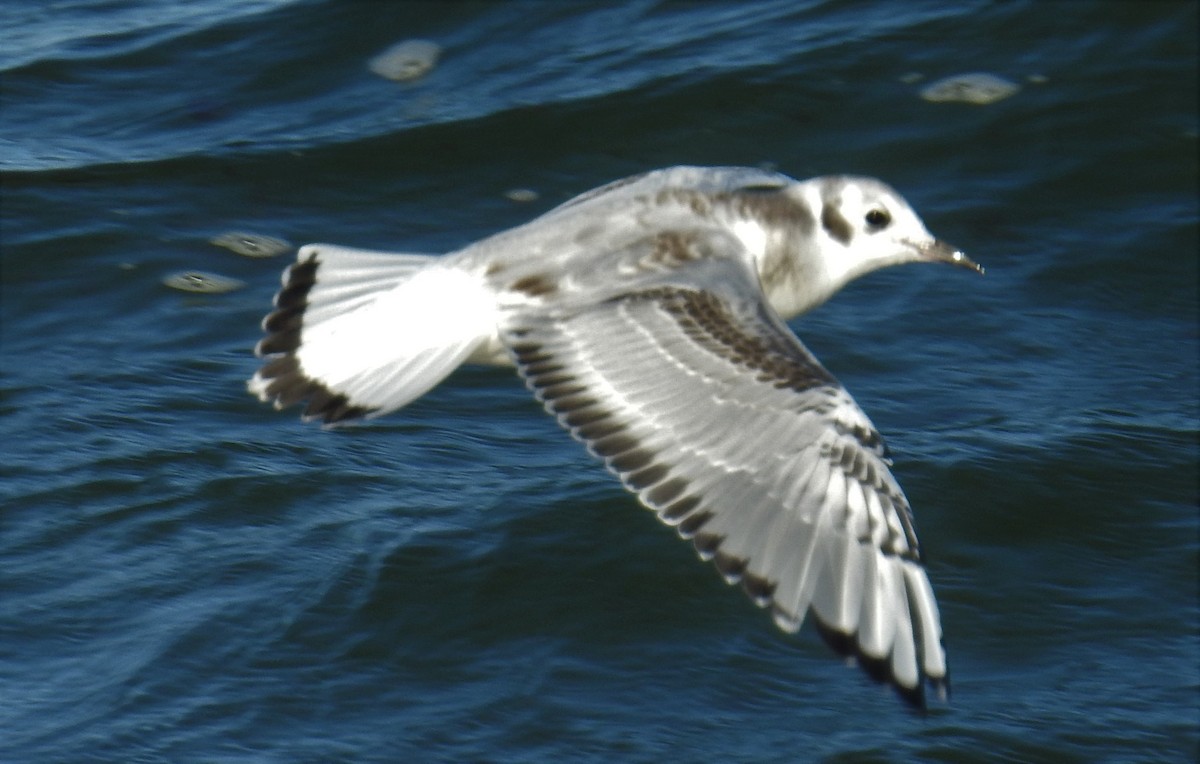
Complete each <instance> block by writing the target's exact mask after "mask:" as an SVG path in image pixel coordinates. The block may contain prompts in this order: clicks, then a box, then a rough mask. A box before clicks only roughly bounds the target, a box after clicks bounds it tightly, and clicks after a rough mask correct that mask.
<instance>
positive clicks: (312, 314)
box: [247, 244, 496, 423]
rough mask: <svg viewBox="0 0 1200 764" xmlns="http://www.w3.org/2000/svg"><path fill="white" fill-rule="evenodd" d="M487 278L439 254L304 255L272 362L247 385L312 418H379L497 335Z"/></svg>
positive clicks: (264, 346)
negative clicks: (303, 406)
mask: <svg viewBox="0 0 1200 764" xmlns="http://www.w3.org/2000/svg"><path fill="white" fill-rule="evenodd" d="M495 326H496V306H495V297H494V296H493V295H492V294H491V292H490V291H488V290H487V289H486V287H485V285H484V284H483V282H482V280H481V279H479V278H477V277H476V276H475V275H473V274H471V273H469V272H467V271H464V270H461V269H459V268H456V267H454V266H453V265H452V264H450V263H448V262H446V261H444V260H442V259H441V258H438V257H434V256H431V255H403V254H391V253H385V252H373V251H368V250H359V249H350V248H346V247H335V246H330V245H324V244H316V245H309V246H306V247H303V248H302V249H301V250H300V252H299V254H298V256H297V261H296V263H294V264H293V265H292V266H291V267H289V268H288V269H287V271H285V273H284V277H283V288H282V289H281V290H280V292H279V294H278V295H276V297H275V310H274V311H273V312H271V313H270V314H269V315H268V316H267V317H266V318H265V319H264V320H263V330H264V331H265V332H266V333H267V336H266V337H264V338H263V339H262V340H261V341H260V342H259V343H258V346H257V347H256V348H255V352H256V353H257V354H258V355H259V356H260V357H265V358H266V359H267V362H266V363H265V364H264V365H263V367H262V368H261V369H259V370H258V372H256V373H255V374H254V376H253V377H252V378H251V379H250V381H249V382H248V384H247V387H248V388H249V390H250V392H251V393H253V394H254V395H256V396H258V398H259V399H260V400H262V401H273V402H274V403H275V406H276V407H277V408H284V407H286V406H290V405H292V404H294V403H298V402H300V401H302V400H305V399H307V400H308V406H307V408H306V409H305V411H304V416H305V418H306V419H312V418H320V419H323V420H324V421H325V422H330V423H331V422H338V421H342V420H345V419H351V418H355V417H360V416H377V415H380V414H384V413H387V412H388V411H393V410H395V409H398V408H400V407H401V406H403V405H405V404H406V403H409V402H410V401H412V400H414V399H416V398H418V397H419V396H421V395H422V394H424V393H425V392H427V391H428V390H429V389H431V388H432V387H433V386H435V385H436V384H437V383H438V382H440V381H441V380H442V379H444V378H445V377H446V376H447V375H448V374H449V373H450V372H452V371H453V370H454V369H455V368H457V367H458V366H459V365H460V364H461V363H462V362H463V361H464V360H466V359H467V358H468V357H469V356H470V355H471V354H472V353H473V352H474V351H475V350H476V349H477V348H479V347H480V346H481V345H483V344H484V343H485V342H486V341H487V340H488V339H489V338H490V337H491V336H492V335H494V333H495Z"/></svg>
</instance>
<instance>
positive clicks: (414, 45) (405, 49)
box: [367, 40, 442, 82]
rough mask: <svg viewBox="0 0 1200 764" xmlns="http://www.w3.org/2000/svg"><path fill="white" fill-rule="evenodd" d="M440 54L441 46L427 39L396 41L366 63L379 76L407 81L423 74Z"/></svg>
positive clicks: (432, 65)
mask: <svg viewBox="0 0 1200 764" xmlns="http://www.w3.org/2000/svg"><path fill="white" fill-rule="evenodd" d="M441 55H442V48H441V46H440V45H438V44H437V43H436V42H431V41H429V40H405V41H404V42H398V43H396V44H395V45H393V46H392V47H390V48H388V49H387V50H385V51H384V52H382V53H380V54H379V55H378V56H375V58H372V59H371V60H370V61H369V62H368V63H367V68H368V69H370V70H371V71H372V72H375V73H376V74H378V75H379V76H380V77H386V78H387V79H389V80H396V81H397V82H407V81H409V80H415V79H418V78H419V77H423V76H425V75H426V74H427V73H428V72H429V70H430V69H432V68H433V67H434V64H436V63H437V60H438V58H439V57H440V56H441Z"/></svg>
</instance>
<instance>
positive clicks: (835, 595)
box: [504, 232, 947, 705]
mask: <svg viewBox="0 0 1200 764" xmlns="http://www.w3.org/2000/svg"><path fill="white" fill-rule="evenodd" d="M698 235H700V234H698V233H697V232H692V233H690V234H689V236H691V237H693V239H694V237H696V236H698ZM730 242H731V240H730V238H729V237H728V236H721V237H717V238H716V239H714V240H712V241H711V242H709V244H710V245H711V247H710V249H711V248H713V247H716V248H720V247H725V248H728V247H730V246H732V244H731V243H730ZM730 255H731V256H730V257H727V258H718V259H713V258H711V257H709V258H704V259H703V260H702V261H689V260H688V259H687V258H676V260H677V262H674V263H671V264H670V265H672V266H673V267H671V268H670V273H669V274H666V275H664V274H663V273H662V272H659V273H656V274H655V275H654V277H653V278H652V279H650V280H649V282H648V283H647V284H644V285H643V286H641V287H636V286H633V287H630V288H628V289H627V291H625V292H623V293H619V294H611V293H610V294H606V295H603V296H602V297H600V298H599V299H597V300H596V301H593V302H590V303H589V302H587V301H586V300H583V299H580V298H579V296H578V295H577V296H576V298H575V299H573V300H570V301H569V302H568V303H560V304H558V305H555V304H554V303H552V302H551V303H548V304H545V305H542V306H540V307H529V308H527V309H526V310H523V311H515V312H513V313H512V314H511V315H510V316H509V318H508V320H507V324H506V326H507V328H506V331H505V333H504V337H505V340H506V342H507V343H508V346H509V349H510V351H511V353H512V355H513V359H514V361H515V362H516V364H517V366H518V368H519V370H520V373H521V375H522V376H523V377H524V379H525V380H526V383H527V385H528V386H529V387H530V388H531V389H532V390H533V391H534V393H535V394H536V395H537V397H538V398H539V399H540V400H541V401H542V402H543V403H544V405H545V407H546V409H547V410H548V411H549V412H551V413H552V414H554V415H555V416H556V417H557V419H558V421H559V422H560V423H561V424H562V425H563V426H564V427H565V428H567V429H568V430H569V431H570V432H571V434H572V435H574V436H575V437H576V438H577V439H579V440H581V441H582V442H584V443H585V444H586V445H587V447H588V449H589V450H590V451H591V452H592V453H593V454H594V455H596V456H597V457H599V458H601V459H603V460H604V462H605V464H606V465H607V466H608V468H609V469H610V470H611V471H612V472H614V473H615V474H617V475H618V476H619V477H620V479H621V481H622V482H623V483H624V484H625V486H626V487H627V488H629V490H631V491H633V492H635V493H636V494H637V496H638V498H639V499H640V500H641V502H642V503H643V504H644V505H645V506H647V507H649V508H650V509H652V510H654V511H655V512H656V513H657V514H658V516H659V517H660V518H661V519H662V520H663V521H664V522H666V523H668V524H670V525H673V526H674V527H675V528H676V529H677V531H678V532H679V534H680V535H681V536H683V537H684V538H689V539H691V540H692V542H693V544H694V545H695V547H696V549H697V550H698V552H699V553H700V555H701V557H702V558H704V559H708V560H711V561H712V562H713V563H715V565H716V567H717V568H718V570H719V571H720V572H721V573H722V575H724V577H725V578H726V579H727V580H728V581H730V582H740V583H741V585H742V587H743V588H744V589H745V591H746V592H747V593H748V594H749V595H750V596H751V597H752V598H753V599H754V601H755V602H757V603H758V604H759V605H762V606H767V605H769V606H770V607H771V610H772V612H773V615H774V618H775V621H776V623H777V624H778V625H779V626H780V627H781V628H783V629H785V630H788V631H795V630H797V629H798V628H799V627H800V625H801V623H802V622H803V620H804V617H805V614H806V612H807V611H808V610H810V609H811V610H812V611H813V613H814V615H815V618H816V621H817V625H818V628H819V630H820V631H821V633H822V635H823V636H824V637H825V638H826V641H828V642H829V643H830V644H831V645H832V646H833V647H834V648H835V649H837V650H839V651H840V652H842V653H843V654H852V655H855V656H857V657H858V658H859V659H860V661H861V662H862V664H863V665H864V667H865V668H866V669H867V670H868V672H870V673H871V674H872V675H873V676H875V677H876V678H878V679H885V680H888V681H890V682H891V683H892V684H893V685H894V686H896V688H897V689H898V690H899V692H900V693H901V694H902V695H903V696H905V697H906V698H907V699H908V700H909V701H910V702H912V703H914V704H916V705H923V703H924V684H925V681H926V680H927V681H929V682H930V683H931V684H933V686H934V687H936V688H937V689H938V690H939V691H940V692H944V688H945V686H946V676H947V672H946V661H945V654H944V651H943V648H942V634H941V624H940V620H939V616H938V610H937V603H936V601H935V600H934V597H933V593H932V589H931V588H930V585H929V581H928V579H927V577H926V574H925V571H924V568H923V567H922V564H921V555H920V550H919V547H918V545H917V539H916V535H915V533H914V530H913V523H912V515H911V511H910V509H909V505H908V502H907V500H906V499H905V497H904V494H903V491H902V490H901V489H900V486H899V485H898V484H897V482H896V480H895V479H894V478H893V476H892V474H891V472H890V470H889V468H888V461H887V459H886V457H885V455H884V448H883V443H882V439H881V438H880V436H879V434H878V432H876V430H875V429H874V427H873V426H872V425H871V423H870V421H869V420H868V419H867V417H866V415H865V414H863V412H862V411H861V410H860V409H859V408H858V406H857V405H856V404H855V403H854V401H853V400H852V399H851V397H850V395H849V394H848V393H847V392H846V391H845V389H844V388H843V387H842V386H841V385H840V384H839V383H838V382H837V381H836V380H835V379H834V378H833V376H832V375H830V374H829V372H827V371H826V370H825V369H824V368H823V367H822V366H821V365H820V363H819V362H818V361H817V360H816V359H815V358H814V357H813V356H812V355H811V354H810V353H809V352H808V350H807V349H806V348H805V347H804V345H803V344H801V342H800V341H799V340H798V339H797V338H796V336H795V335H794V334H793V333H792V332H791V331H790V330H789V329H788V328H787V327H786V325H785V324H784V323H783V322H782V321H781V320H780V319H779V318H778V317H777V316H776V315H775V313H774V312H773V311H772V310H771V309H770V308H769V307H768V306H767V305H766V303H765V301H764V298H763V295H762V292H761V290H760V288H759V286H758V280H757V276H756V275H755V274H754V273H753V271H752V268H753V266H752V265H750V264H749V260H748V258H746V257H744V256H742V255H741V253H730ZM658 270H660V271H661V270H662V269H658Z"/></svg>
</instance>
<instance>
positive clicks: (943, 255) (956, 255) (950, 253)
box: [916, 239, 983, 275]
mask: <svg viewBox="0 0 1200 764" xmlns="http://www.w3.org/2000/svg"><path fill="white" fill-rule="evenodd" d="M916 249H917V253H918V254H919V255H920V256H921V259H922V260H924V261H926V262H930V263H950V264H951V265H957V266H959V267H961V268H970V269H971V270H973V271H975V272H976V273H978V274H980V275H982V274H983V266H982V265H980V264H979V263H977V262H975V261H974V260H972V259H971V258H969V257H967V256H966V255H965V254H963V251H962V250H961V249H959V248H958V247H955V246H953V245H951V244H947V243H946V242H944V241H942V240H941V239H933V240H931V241H928V242H922V243H920V244H917V245H916Z"/></svg>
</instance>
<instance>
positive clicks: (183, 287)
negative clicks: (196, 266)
mask: <svg viewBox="0 0 1200 764" xmlns="http://www.w3.org/2000/svg"><path fill="white" fill-rule="evenodd" d="M163 284H165V285H166V286H169V287H171V288H172V289H178V290H179V291H181V292H194V293H196V294H224V293H225V292H232V291H234V290H237V289H241V288H242V287H244V286H246V282H244V281H239V280H238V279H232V278H229V277H228V276H219V275H217V274H216V273H206V272H204V271H184V272H182V273H172V274H171V275H170V276H167V277H166V278H164V279H163Z"/></svg>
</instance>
